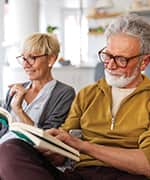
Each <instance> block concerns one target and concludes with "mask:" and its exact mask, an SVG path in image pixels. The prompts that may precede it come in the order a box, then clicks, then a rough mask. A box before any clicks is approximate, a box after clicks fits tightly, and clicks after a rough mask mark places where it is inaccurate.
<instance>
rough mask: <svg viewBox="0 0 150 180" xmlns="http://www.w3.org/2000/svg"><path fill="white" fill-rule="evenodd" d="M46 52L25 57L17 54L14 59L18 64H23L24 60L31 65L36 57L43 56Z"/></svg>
mask: <svg viewBox="0 0 150 180" xmlns="http://www.w3.org/2000/svg"><path fill="white" fill-rule="evenodd" d="M47 55H48V54H42V55H39V56H31V55H30V56H28V57H27V58H25V57H24V56H23V55H21V56H17V57H16V59H17V61H18V63H19V64H21V65H22V64H23V62H24V61H26V62H27V63H28V64H30V65H33V64H34V63H35V61H36V60H37V58H40V57H43V56H47Z"/></svg>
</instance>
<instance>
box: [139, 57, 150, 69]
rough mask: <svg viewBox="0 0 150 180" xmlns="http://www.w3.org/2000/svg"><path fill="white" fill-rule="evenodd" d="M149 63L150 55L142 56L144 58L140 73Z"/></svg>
mask: <svg viewBox="0 0 150 180" xmlns="http://www.w3.org/2000/svg"><path fill="white" fill-rule="evenodd" d="M149 63H150V54H149V55H145V56H144V58H143V60H142V62H141V71H144V70H145V68H146V67H147V66H148V64H149Z"/></svg>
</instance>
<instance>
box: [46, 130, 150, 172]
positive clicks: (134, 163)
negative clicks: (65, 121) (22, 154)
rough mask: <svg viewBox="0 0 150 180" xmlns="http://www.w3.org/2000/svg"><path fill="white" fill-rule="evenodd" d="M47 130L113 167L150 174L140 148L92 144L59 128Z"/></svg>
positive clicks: (148, 165) (148, 166)
mask: <svg viewBox="0 0 150 180" xmlns="http://www.w3.org/2000/svg"><path fill="white" fill-rule="evenodd" d="M47 132H48V133H50V134H52V135H54V136H56V137H57V138H58V139H60V140H62V141H63V142H65V143H66V144H68V145H70V146H72V147H74V148H76V149H78V150H79V151H80V152H81V153H84V154H88V155H90V156H92V157H94V158H95V159H98V160H100V161H103V162H105V163H106V164H108V165H110V166H112V167H115V168H117V169H120V170H124V171H127V172H130V173H133V174H142V175H145V176H150V164H149V162H148V160H147V159H146V156H145V155H144V153H143V151H142V150H140V149H125V148H116V147H108V146H103V145H97V144H91V143H89V142H87V141H82V140H81V139H78V138H76V137H72V136H70V135H69V134H68V133H67V132H65V131H63V130H58V129H51V130H48V131H47Z"/></svg>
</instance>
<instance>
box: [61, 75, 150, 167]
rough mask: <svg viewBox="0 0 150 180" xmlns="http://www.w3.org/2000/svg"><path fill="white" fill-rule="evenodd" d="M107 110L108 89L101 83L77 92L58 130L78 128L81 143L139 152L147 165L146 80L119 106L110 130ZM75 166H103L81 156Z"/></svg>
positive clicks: (149, 85)
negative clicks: (66, 116) (143, 156)
mask: <svg viewBox="0 0 150 180" xmlns="http://www.w3.org/2000/svg"><path fill="white" fill-rule="evenodd" d="M111 106H112V96H111V87H109V86H108V85H107V84H106V82H105V80H104V79H102V80H100V81H98V82H96V83H95V84H93V85H89V86H87V87H85V88H83V89H82V90H80V92H79V93H78V94H77V96H76V98H75V100H74V102H73V104H72V107H71V110H70V113H69V115H68V118H67V119H66V121H65V123H64V124H63V125H62V128H63V129H65V130H70V129H76V128H81V129H82V135H83V139H84V140H86V141H90V142H91V143H96V144H102V145H107V146H112V147H122V148H131V149H132V148H133V149H134V148H140V149H142V150H143V152H144V153H145V155H146V157H147V159H148V160H149V162H150V80H149V79H148V78H146V77H144V80H143V82H142V83H141V84H140V85H139V86H138V87H137V88H136V90H135V91H134V92H133V93H131V94H130V95H129V96H127V97H126V98H125V99H124V100H123V101H122V102H121V105H120V108H119V110H118V112H117V113H116V116H115V117H114V128H113V129H111V124H112V113H111ZM77 165H79V166H91V165H95V166H99V165H100V166H107V164H104V163H103V162H101V161H98V160H95V159H93V158H92V157H90V156H88V155H85V154H81V161H80V162H79V163H78V164H77Z"/></svg>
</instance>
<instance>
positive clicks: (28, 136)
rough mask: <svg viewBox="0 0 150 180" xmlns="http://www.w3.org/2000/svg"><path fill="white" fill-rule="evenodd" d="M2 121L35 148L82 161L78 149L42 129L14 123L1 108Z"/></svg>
mask: <svg viewBox="0 0 150 180" xmlns="http://www.w3.org/2000/svg"><path fill="white" fill-rule="evenodd" d="M0 121H1V123H6V125H8V126H9V130H10V131H12V132H13V133H15V134H16V135H17V136H18V137H19V138H20V139H23V140H25V141H27V142H28V143H30V144H32V145H33V146H36V147H40V148H43V149H49V150H51V151H53V152H56V153H58V154H61V155H63V156H66V157H68V158H70V159H73V160H75V161H79V160H80V158H79V156H80V153H79V152H78V151H77V150H76V149H74V148H72V147H70V146H68V145H67V144H65V143H63V142H62V141H60V140H58V139H57V138H55V137H54V136H52V135H50V134H48V133H46V132H45V131H44V130H42V129H39V128H37V127H34V126H31V125H27V124H25V123H22V122H13V121H12V117H11V115H10V113H9V112H8V111H6V110H5V109H3V108H0Z"/></svg>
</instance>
